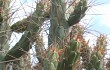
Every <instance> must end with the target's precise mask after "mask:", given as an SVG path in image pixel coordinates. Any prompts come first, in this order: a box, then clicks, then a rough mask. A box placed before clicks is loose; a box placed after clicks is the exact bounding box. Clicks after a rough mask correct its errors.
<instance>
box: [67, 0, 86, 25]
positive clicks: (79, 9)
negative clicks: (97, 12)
mask: <svg viewBox="0 0 110 70" xmlns="http://www.w3.org/2000/svg"><path fill="white" fill-rule="evenodd" d="M86 10H87V0H80V1H79V3H78V5H76V6H75V9H74V11H73V12H72V13H71V14H70V16H69V19H68V24H69V26H72V25H74V24H76V23H78V22H79V21H80V20H81V19H82V18H83V17H84V16H85V11H86Z"/></svg>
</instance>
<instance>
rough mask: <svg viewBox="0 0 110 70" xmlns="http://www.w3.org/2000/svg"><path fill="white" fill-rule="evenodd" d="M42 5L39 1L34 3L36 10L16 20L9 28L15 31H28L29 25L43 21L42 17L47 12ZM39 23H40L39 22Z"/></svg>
mask: <svg viewBox="0 0 110 70" xmlns="http://www.w3.org/2000/svg"><path fill="white" fill-rule="evenodd" d="M43 10H44V5H43V4H42V3H41V2H40V3H38V4H37V5H36V10H35V11H34V12H33V14H32V15H30V16H28V17H27V18H25V19H23V20H21V21H18V22H16V23H15V24H13V25H12V26H11V30H12V31H14V32H17V33H22V32H24V31H30V29H31V28H33V27H31V25H32V24H36V23H38V22H41V20H42V21H44V18H45V17H46V16H47V15H45V14H46V13H47V12H44V11H43ZM39 25H41V24H39Z"/></svg>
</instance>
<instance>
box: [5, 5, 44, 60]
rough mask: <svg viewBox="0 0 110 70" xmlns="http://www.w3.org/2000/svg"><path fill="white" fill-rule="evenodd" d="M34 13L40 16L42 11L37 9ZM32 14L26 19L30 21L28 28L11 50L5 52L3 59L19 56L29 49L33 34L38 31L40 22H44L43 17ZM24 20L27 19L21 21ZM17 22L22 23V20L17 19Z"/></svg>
mask: <svg viewBox="0 0 110 70" xmlns="http://www.w3.org/2000/svg"><path fill="white" fill-rule="evenodd" d="M37 7H38V8H37V9H39V6H37ZM35 14H36V15H38V16H39V17H42V12H41V11H39V10H37V11H36V12H35ZM34 16H35V15H34ZM34 16H32V17H31V18H28V19H30V21H29V23H30V24H29V27H28V29H29V30H28V31H25V32H24V35H22V37H21V39H20V40H19V42H18V43H17V44H16V45H15V46H14V47H13V48H12V49H11V50H9V52H8V53H7V54H6V56H5V58H4V60H5V61H8V60H13V59H16V58H19V57H21V56H22V55H23V54H25V53H26V52H28V51H29V49H31V45H32V43H33V42H34V41H35V39H34V38H35V35H36V33H37V32H38V30H39V28H40V26H41V25H42V22H44V18H39V17H37V18H36V19H35V18H34ZM25 20H27V19H24V20H23V21H24V22H25ZM18 22H19V23H18V25H22V24H21V23H22V21H18ZM13 26H14V25H13ZM15 27H16V26H15ZM13 28H14V27H13ZM17 28H18V27H17ZM15 29H16V28H15Z"/></svg>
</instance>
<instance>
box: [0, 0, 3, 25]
mask: <svg viewBox="0 0 110 70" xmlns="http://www.w3.org/2000/svg"><path fill="white" fill-rule="evenodd" d="M2 11H3V0H0V25H1V24H2V22H3V15H2V14H3V13H2Z"/></svg>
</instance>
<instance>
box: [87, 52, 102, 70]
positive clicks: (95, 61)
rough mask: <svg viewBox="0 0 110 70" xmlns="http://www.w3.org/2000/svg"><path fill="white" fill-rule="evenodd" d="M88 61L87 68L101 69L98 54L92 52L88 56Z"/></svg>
mask: <svg viewBox="0 0 110 70" xmlns="http://www.w3.org/2000/svg"><path fill="white" fill-rule="evenodd" d="M90 59H91V60H90V62H89V64H88V67H87V70H103V69H102V66H101V58H100V54H98V53H93V54H91V57H90Z"/></svg>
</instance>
